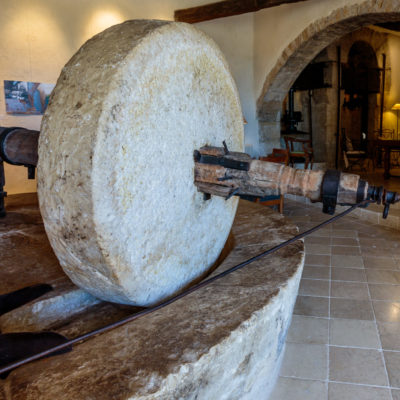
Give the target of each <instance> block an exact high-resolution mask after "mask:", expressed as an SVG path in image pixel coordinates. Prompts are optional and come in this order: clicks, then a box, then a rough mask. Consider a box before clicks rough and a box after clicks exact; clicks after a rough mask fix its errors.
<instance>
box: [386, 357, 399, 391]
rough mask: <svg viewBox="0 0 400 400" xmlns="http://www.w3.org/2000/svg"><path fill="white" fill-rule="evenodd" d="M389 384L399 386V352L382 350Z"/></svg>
mask: <svg viewBox="0 0 400 400" xmlns="http://www.w3.org/2000/svg"><path fill="white" fill-rule="evenodd" d="M383 354H384V355H385V362H386V369H387V372H388V375H389V382H390V386H392V387H394V388H400V353H394V352H391V351H384V352H383Z"/></svg>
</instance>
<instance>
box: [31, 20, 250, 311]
mask: <svg viewBox="0 0 400 400" xmlns="http://www.w3.org/2000/svg"><path fill="white" fill-rule="evenodd" d="M223 140H226V142H227V145H228V147H230V148H231V149H232V150H236V151H242V150H243V122H242V113H241V108H240V102H239V97H238V93H237V90H236V87H235V84H234V81H233V79H232V77H231V75H230V72H229V68H228V67H227V64H226V61H225V60H224V57H223V56H222V54H221V52H220V51H219V49H218V48H217V46H216V45H215V43H214V42H213V41H212V40H211V39H209V38H208V37H206V36H205V35H204V34H203V33H201V32H199V31H198V30H196V29H194V28H193V27H192V26H190V25H187V24H182V23H170V22H165V21H163V22H162V21H144V20H140V21H127V22H125V23H123V24H120V25H116V26H113V27H111V28H109V29H107V30H106V31H104V32H102V33H100V34H99V35H97V36H95V37H94V38H92V39H91V40H89V41H88V42H86V43H85V44H84V45H83V46H82V48H81V49H80V50H79V51H78V52H77V53H76V54H75V55H74V56H73V57H72V59H71V60H70V61H69V62H68V63H67V65H66V66H65V67H64V69H63V71H62V73H61V75H60V77H59V79H58V82H57V85H56V87H55V89H54V92H53V94H52V97H51V100H50V104H49V107H48V109H47V111H46V114H45V116H44V118H43V122H42V127H41V135H40V142H39V165H38V193H39V202H40V209H41V213H42V216H43V220H44V224H45V228H46V232H47V234H48V237H49V240H50V243H51V245H52V247H53V249H54V251H55V253H56V255H57V257H58V259H59V261H60V264H61V266H62V267H63V269H64V271H65V272H66V273H67V274H68V276H69V277H70V278H71V280H72V281H73V282H74V283H75V284H77V285H78V286H80V287H82V288H84V289H85V290H87V291H88V292H90V293H92V294H93V295H94V296H97V297H99V298H102V299H104V300H107V301H112V302H119V303H125V304H135V305H142V306H148V305H153V304H155V303H157V302H160V301H162V300H164V299H166V298H168V297H170V296H172V295H174V294H176V293H177V292H179V291H180V290H182V289H183V288H184V287H186V286H187V285H188V284H190V283H191V282H193V281H194V280H196V279H198V278H199V277H201V276H203V275H204V274H205V273H207V271H208V270H209V269H210V267H211V266H212V265H213V263H214V262H215V260H216V259H217V257H218V255H219V254H220V251H221V250H222V248H223V245H224V243H225V241H226V239H227V236H228V234H229V231H230V227H231V224H232V221H233V218H234V214H235V211H236V206H237V200H236V199H230V200H228V201H225V200H224V199H223V198H218V197H214V196H213V197H212V199H211V200H209V201H204V200H203V195H202V194H201V193H199V192H198V191H197V189H196V187H195V185H194V184H193V179H194V177H193V168H194V162H193V151H194V150H195V149H197V148H199V147H201V146H204V145H206V144H207V145H214V146H220V145H221V143H222V141H223Z"/></svg>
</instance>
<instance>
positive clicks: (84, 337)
mask: <svg viewBox="0 0 400 400" xmlns="http://www.w3.org/2000/svg"><path fill="white" fill-rule="evenodd" d="M368 203H374V201H371V200H365V201H362V202H360V203H358V204H354V205H353V206H351V207H349V208H348V209H347V210H345V211H343V212H342V213H340V214H338V215H335V216H334V217H332V218H330V219H328V220H326V221H324V222H322V223H321V224H319V225H316V226H314V227H313V228H311V229H309V230H307V231H305V232H302V233H299V234H298V235H296V236H294V237H292V238H291V239H289V240H287V241H285V242H282V243H280V244H278V245H276V246H274V247H272V248H270V249H268V250H266V251H264V252H262V253H260V254H258V255H256V256H254V257H252V258H249V259H248V260H246V261H243V262H241V263H240V264H237V265H235V266H233V267H231V268H229V269H227V270H226V271H224V272H221V273H220V274H218V275H215V276H213V277H212V278H209V279H206V280H205V281H202V282H200V283H198V284H196V285H194V286H192V287H190V288H189V289H187V290H185V291H183V292H182V293H180V294H178V295H176V296H174V297H172V298H170V299H169V300H166V301H164V302H162V303H161V304H158V305H156V306H154V307H149V308H146V309H145V310H143V311H140V312H138V313H136V314H132V315H129V316H128V317H125V318H123V319H121V320H119V321H116V322H113V323H112V324H109V325H106V326H103V327H102V328H98V329H95V330H94V331H91V332H88V333H85V334H83V335H81V336H78V337H76V338H75V339H71V340H68V341H67V342H65V343H62V344H60V345H58V346H54V347H51V348H50V349H47V350H45V351H41V352H40V353H37V354H35V355H33V356H30V357H26V358H23V359H21V360H19V361H15V362H13V363H11V364H9V365H7V366H5V367H3V368H0V375H2V374H4V373H6V372H8V371H11V370H13V369H15V368H18V367H21V366H22V365H24V364H27V363H29V362H32V361H35V360H38V359H39V358H43V357H46V356H49V355H51V354H53V353H56V352H58V351H60V350H63V349H65V348H67V347H69V346H72V345H74V344H76V343H78V342H82V341H84V340H87V339H89V338H91V337H93V336H96V335H99V334H101V333H105V332H107V331H110V330H112V329H114V328H117V327H119V326H121V325H124V324H126V323H128V322H131V321H134V320H136V319H139V318H141V317H143V316H145V315H148V314H151V313H153V312H155V311H158V310H160V309H162V308H164V307H166V306H168V305H170V304H172V303H174V302H175V301H177V300H180V299H182V298H183V297H185V296H187V295H189V294H191V293H193V292H195V291H196V290H199V289H201V288H203V287H205V286H207V285H209V284H210V283H213V282H215V281H216V280H218V279H221V278H223V277H224V276H227V275H229V274H231V273H232V272H234V271H237V270H238V269H241V268H243V267H245V266H246V265H249V264H250V263H252V262H254V261H257V260H259V259H260V258H262V257H265V256H267V255H270V254H272V253H275V252H276V251H278V250H280V249H282V248H283V247H286V246H288V245H290V244H292V243H293V242H295V241H297V240H299V239H302V238H303V237H305V236H307V235H309V234H311V233H313V232H315V231H317V230H318V229H321V228H323V227H324V226H326V225H328V224H331V223H332V222H335V221H337V220H338V219H340V218H342V217H344V216H345V215H347V214H349V213H350V212H352V211H353V210H355V209H356V208H357V207H360V206H363V205H365V204H368Z"/></svg>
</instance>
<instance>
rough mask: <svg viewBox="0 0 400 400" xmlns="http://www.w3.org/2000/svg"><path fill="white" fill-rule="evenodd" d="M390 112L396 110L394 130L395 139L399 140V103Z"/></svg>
mask: <svg viewBox="0 0 400 400" xmlns="http://www.w3.org/2000/svg"><path fill="white" fill-rule="evenodd" d="M392 110H396V115H397V128H396V139H397V140H399V110H400V103H396V104H395V105H394V106H393V107H392Z"/></svg>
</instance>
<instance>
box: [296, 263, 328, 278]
mask: <svg viewBox="0 0 400 400" xmlns="http://www.w3.org/2000/svg"><path fill="white" fill-rule="evenodd" d="M330 272H331V270H330V268H329V267H317V266H315V265H313V266H310V267H308V266H304V268H303V275H302V278H306V279H329V277H330Z"/></svg>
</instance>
